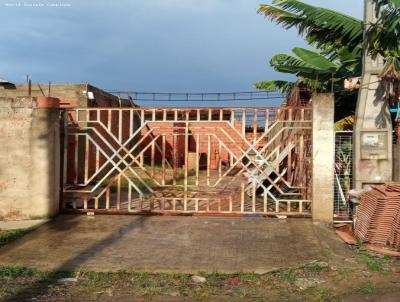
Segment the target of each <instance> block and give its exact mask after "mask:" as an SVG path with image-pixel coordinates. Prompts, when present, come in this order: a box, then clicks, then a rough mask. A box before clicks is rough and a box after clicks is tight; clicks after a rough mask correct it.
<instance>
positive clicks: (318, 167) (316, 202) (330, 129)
mask: <svg viewBox="0 0 400 302" xmlns="http://www.w3.org/2000/svg"><path fill="white" fill-rule="evenodd" d="M312 106H313V133H312V146H313V151H312V160H313V169H312V173H313V174H312V180H313V181H312V215H313V220H314V221H318V222H323V223H328V224H331V223H333V199H334V173H335V170H334V169H335V128H334V112H335V97H334V95H333V94H331V93H327V94H315V95H314V96H313V97H312Z"/></svg>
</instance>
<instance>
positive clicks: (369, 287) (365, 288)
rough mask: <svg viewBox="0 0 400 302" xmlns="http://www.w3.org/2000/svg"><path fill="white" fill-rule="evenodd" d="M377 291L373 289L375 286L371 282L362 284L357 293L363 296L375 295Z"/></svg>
mask: <svg viewBox="0 0 400 302" xmlns="http://www.w3.org/2000/svg"><path fill="white" fill-rule="evenodd" d="M376 290H377V288H376V287H375V285H374V284H373V283H372V282H366V283H364V284H362V285H361V286H360V287H359V288H358V290H357V291H358V292H360V293H362V294H364V295H370V294H373V293H375V292H376Z"/></svg>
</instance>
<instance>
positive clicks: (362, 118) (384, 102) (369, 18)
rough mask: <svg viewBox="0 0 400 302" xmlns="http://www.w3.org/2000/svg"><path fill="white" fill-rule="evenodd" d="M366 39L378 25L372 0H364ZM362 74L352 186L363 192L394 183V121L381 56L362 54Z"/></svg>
mask: <svg viewBox="0 0 400 302" xmlns="http://www.w3.org/2000/svg"><path fill="white" fill-rule="evenodd" d="M364 14H365V15H364V35H365V32H366V30H367V29H368V27H369V26H370V24H371V23H372V22H376V21H377V18H376V14H375V7H374V4H373V2H372V0H365V11H364ZM363 53H364V54H363V74H362V80H361V87H360V91H359V94H358V101H357V109H356V117H355V127H354V134H353V146H354V147H353V176H354V181H353V185H354V188H356V189H362V188H365V187H367V186H368V185H372V184H381V183H384V182H389V181H392V179H393V154H392V142H393V137H392V131H393V129H392V121H391V117H390V113H389V102H388V92H387V91H386V89H385V86H384V84H383V83H382V81H381V79H380V78H379V74H380V73H381V71H382V68H383V65H384V62H383V58H382V57H381V56H379V55H378V56H376V57H372V56H371V55H370V54H369V53H368V45H365V46H364V51H363Z"/></svg>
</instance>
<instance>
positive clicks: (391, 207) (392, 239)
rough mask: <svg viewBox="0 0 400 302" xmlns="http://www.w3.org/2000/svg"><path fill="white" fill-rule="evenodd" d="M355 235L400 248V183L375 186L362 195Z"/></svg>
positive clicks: (369, 240)
mask: <svg viewBox="0 0 400 302" xmlns="http://www.w3.org/2000/svg"><path fill="white" fill-rule="evenodd" d="M355 235H356V237H357V238H358V239H360V240H362V241H364V242H368V243H371V244H377V245H387V246H390V247H393V248H396V249H400V184H399V183H397V184H394V183H393V184H386V185H382V186H375V187H373V188H372V190H371V191H369V192H366V193H364V194H362V195H361V200H360V205H359V207H358V210H357V221H356V226H355Z"/></svg>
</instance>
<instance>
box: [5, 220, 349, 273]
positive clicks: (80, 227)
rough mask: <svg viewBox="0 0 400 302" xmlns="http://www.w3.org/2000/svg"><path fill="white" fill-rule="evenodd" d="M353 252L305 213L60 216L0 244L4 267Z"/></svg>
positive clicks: (108, 267) (278, 260) (342, 260)
mask: <svg viewBox="0 0 400 302" xmlns="http://www.w3.org/2000/svg"><path fill="white" fill-rule="evenodd" d="M351 254H352V253H351V251H350V250H349V249H348V247H347V246H346V245H345V244H344V243H342V242H341V241H340V240H339V239H338V238H337V237H336V236H335V234H334V232H333V230H330V229H327V228H324V227H321V226H318V225H314V224H313V223H312V221H311V220H306V219H288V220H278V219H271V218H254V217H253V218H217V217H168V216H164V217H162V216H152V217H150V216H111V215H110V216H95V217H87V216H79V215H61V216H59V217H57V218H55V219H54V220H53V221H51V222H48V223H46V224H44V225H42V226H40V227H39V228H38V229H36V230H34V231H32V232H31V233H29V234H27V235H26V236H25V237H23V238H21V239H19V240H17V241H15V242H13V243H11V244H9V245H7V246H5V247H3V248H0V265H22V266H30V267H37V268H40V269H42V270H79V269H86V270H91V271H118V270H136V271H149V272H184V273H197V272H199V271H206V272H212V271H219V272H225V273H231V272H256V273H265V272H268V271H271V270H274V269H279V268H287V267H298V266H301V265H303V264H306V263H309V262H312V261H316V260H318V261H325V262H328V263H329V264H330V265H332V266H336V267H349V266H352V265H354V264H355V261H353V260H352V258H351Z"/></svg>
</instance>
